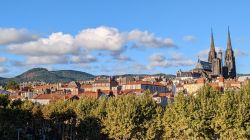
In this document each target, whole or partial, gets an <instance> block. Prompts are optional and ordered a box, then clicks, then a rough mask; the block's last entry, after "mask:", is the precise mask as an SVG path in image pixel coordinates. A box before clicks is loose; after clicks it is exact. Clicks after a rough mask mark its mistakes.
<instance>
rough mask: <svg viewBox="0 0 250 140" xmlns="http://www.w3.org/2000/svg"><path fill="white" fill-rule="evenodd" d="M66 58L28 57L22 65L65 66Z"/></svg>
mask: <svg viewBox="0 0 250 140" xmlns="http://www.w3.org/2000/svg"><path fill="white" fill-rule="evenodd" d="M66 63H68V57H66V56H28V57H27V58H26V60H25V61H24V63H23V65H45V64H66Z"/></svg>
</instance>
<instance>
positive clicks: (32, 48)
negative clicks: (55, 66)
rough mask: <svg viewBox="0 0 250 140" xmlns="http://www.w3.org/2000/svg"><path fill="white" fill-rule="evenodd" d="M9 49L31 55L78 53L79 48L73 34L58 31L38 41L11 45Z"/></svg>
mask: <svg viewBox="0 0 250 140" xmlns="http://www.w3.org/2000/svg"><path fill="white" fill-rule="evenodd" d="M7 51H8V52H10V53H14V54H22V55H30V56H49V55H64V54H76V53H78V52H79V48H77V47H76V46H74V38H73V37H72V36H71V35H69V34H63V33H62V32H58V33H52V34H51V35H50V36H49V37H48V38H40V39H38V40H37V41H31V42H26V43H21V44H12V45H9V46H8V47H7Z"/></svg>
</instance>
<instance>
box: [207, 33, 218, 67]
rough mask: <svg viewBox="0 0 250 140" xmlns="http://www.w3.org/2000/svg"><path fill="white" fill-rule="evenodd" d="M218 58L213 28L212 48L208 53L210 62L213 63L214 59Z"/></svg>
mask: <svg viewBox="0 0 250 140" xmlns="http://www.w3.org/2000/svg"><path fill="white" fill-rule="evenodd" d="M215 58H217V54H216V51H215V46H214V36H213V30H212V29H211V41H210V50H209V54H208V62H209V63H212V62H213V59H215Z"/></svg>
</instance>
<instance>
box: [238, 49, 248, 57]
mask: <svg viewBox="0 0 250 140" xmlns="http://www.w3.org/2000/svg"><path fill="white" fill-rule="evenodd" d="M234 53H235V56H236V57H239V56H250V52H249V51H242V50H240V49H235V51H234Z"/></svg>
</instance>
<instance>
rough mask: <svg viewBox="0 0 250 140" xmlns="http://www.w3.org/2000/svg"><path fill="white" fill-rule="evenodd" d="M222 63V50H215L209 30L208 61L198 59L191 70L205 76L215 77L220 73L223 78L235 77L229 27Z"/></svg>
mask: <svg viewBox="0 0 250 140" xmlns="http://www.w3.org/2000/svg"><path fill="white" fill-rule="evenodd" d="M222 64H223V58H222V51H221V50H219V51H218V52H216V50H215V45H214V37H213V32H211V42H210V50H209V53H208V61H207V62H206V61H202V60H200V59H198V62H197V64H196V67H195V68H194V69H193V70H192V71H193V72H197V73H200V74H201V76H202V77H206V78H215V77H218V76H221V75H222V76H223V77H225V78H231V79H235V78H236V65H235V56H234V51H233V49H232V45H231V37H230V32H229V29H228V41H227V49H226V51H225V59H224V66H223V65H222Z"/></svg>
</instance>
